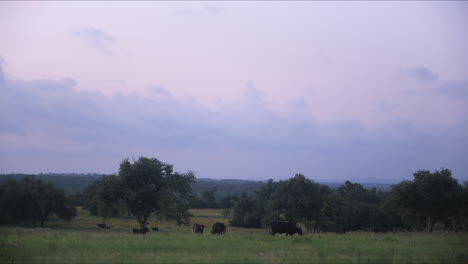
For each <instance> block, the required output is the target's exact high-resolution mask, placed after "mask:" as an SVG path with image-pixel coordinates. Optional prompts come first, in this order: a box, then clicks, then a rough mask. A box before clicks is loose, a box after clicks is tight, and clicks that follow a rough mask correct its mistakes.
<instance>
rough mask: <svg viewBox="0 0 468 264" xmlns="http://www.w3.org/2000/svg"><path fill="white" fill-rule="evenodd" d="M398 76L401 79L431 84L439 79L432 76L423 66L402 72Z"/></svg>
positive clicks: (434, 75)
mask: <svg viewBox="0 0 468 264" xmlns="http://www.w3.org/2000/svg"><path fill="white" fill-rule="evenodd" d="M398 75H399V77H400V78H402V79H407V80H415V81H421V82H432V81H437V80H438V79H439V77H438V76H437V75H436V74H434V73H433V72H432V71H431V70H429V69H428V68H426V67H424V66H418V67H416V68H412V69H406V70H402V71H400V73H399V74H398Z"/></svg>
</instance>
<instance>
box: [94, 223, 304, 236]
mask: <svg viewBox="0 0 468 264" xmlns="http://www.w3.org/2000/svg"><path fill="white" fill-rule="evenodd" d="M98 226H99V227H101V228H109V227H106V226H104V227H103V226H102V225H101V224H98ZM205 227H206V226H205V225H204V224H194V225H193V226H192V233H195V234H203V230H204V229H205ZM151 230H153V231H159V228H158V227H153V228H151ZM268 231H269V233H270V234H271V235H272V236H274V235H276V234H286V236H288V235H290V236H293V235H294V234H299V235H301V236H302V229H300V228H299V227H297V226H296V224H294V223H290V222H271V223H270V228H269V230H268ZM132 232H133V234H145V233H147V232H149V229H148V228H146V227H145V228H144V229H136V228H133V231H132ZM211 233H212V234H214V235H221V234H224V233H226V225H224V223H220V222H216V223H214V224H213V227H212V228H211Z"/></svg>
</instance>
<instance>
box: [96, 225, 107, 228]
mask: <svg viewBox="0 0 468 264" xmlns="http://www.w3.org/2000/svg"><path fill="white" fill-rule="evenodd" d="M97 226H99V227H100V228H110V226H107V225H106V224H97Z"/></svg>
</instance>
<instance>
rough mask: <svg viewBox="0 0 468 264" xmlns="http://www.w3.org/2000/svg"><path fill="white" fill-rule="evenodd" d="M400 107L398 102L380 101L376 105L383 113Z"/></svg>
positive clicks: (388, 112)
mask: <svg viewBox="0 0 468 264" xmlns="http://www.w3.org/2000/svg"><path fill="white" fill-rule="evenodd" d="M398 107H400V106H399V105H398V104H392V103H389V102H387V101H382V102H380V103H379V104H378V105H377V109H378V110H379V111H380V112H382V113H385V114H390V113H392V112H394V111H395V110H396V109H398Z"/></svg>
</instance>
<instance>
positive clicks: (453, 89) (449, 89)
mask: <svg viewBox="0 0 468 264" xmlns="http://www.w3.org/2000/svg"><path fill="white" fill-rule="evenodd" d="M436 92H437V93H438V94H440V95H444V96H448V97H451V98H456V99H461V100H466V99H468V80H465V81H450V82H446V83H444V84H443V85H441V86H440V87H438V88H437V89H436Z"/></svg>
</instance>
